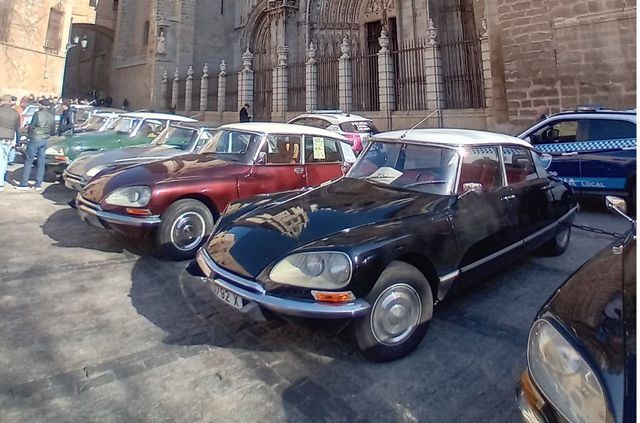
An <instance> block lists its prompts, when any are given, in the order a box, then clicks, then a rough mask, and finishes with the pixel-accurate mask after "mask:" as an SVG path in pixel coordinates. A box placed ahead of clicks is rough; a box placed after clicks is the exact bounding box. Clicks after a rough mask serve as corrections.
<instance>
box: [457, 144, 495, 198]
mask: <svg viewBox="0 0 640 423" xmlns="http://www.w3.org/2000/svg"><path fill="white" fill-rule="evenodd" d="M472 182H473V183H479V184H482V191H483V192H491V191H495V190H497V189H500V188H502V187H503V186H504V183H503V181H502V167H501V166H500V156H499V153H498V147H490V146H486V147H485V146H482V147H472V148H467V149H466V150H465V153H464V155H463V158H462V167H461V170H460V182H459V183H458V193H463V192H464V184H466V183H472Z"/></svg>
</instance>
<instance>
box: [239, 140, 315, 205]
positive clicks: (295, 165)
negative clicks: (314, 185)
mask: <svg viewBox="0 0 640 423" xmlns="http://www.w3.org/2000/svg"><path fill="white" fill-rule="evenodd" d="M306 185H307V179H306V172H305V168H304V165H303V164H302V137H301V136H300V135H267V136H266V137H265V140H264V142H263V145H262V149H261V150H260V153H259V156H258V160H257V163H256V164H255V165H254V166H253V167H252V168H251V170H250V171H249V173H248V174H247V175H246V177H245V178H243V179H242V180H241V181H239V188H238V190H239V193H240V198H243V197H248V196H251V195H257V194H265V193H273V192H281V191H289V190H295V189H300V188H304V187H305V186H306Z"/></svg>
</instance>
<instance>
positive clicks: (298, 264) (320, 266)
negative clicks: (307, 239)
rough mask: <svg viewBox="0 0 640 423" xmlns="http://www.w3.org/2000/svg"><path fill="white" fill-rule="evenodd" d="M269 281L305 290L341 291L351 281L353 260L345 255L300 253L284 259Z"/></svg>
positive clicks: (272, 271)
mask: <svg viewBox="0 0 640 423" xmlns="http://www.w3.org/2000/svg"><path fill="white" fill-rule="evenodd" d="M269 279H271V280H272V281H273V282H276V283H281V284H285V285H294V286H299V287H303V288H316V289H339V288H343V287H345V286H346V285H347V284H348V283H349V281H350V280H351V259H350V258H349V256H347V255H346V254H344V253H324V252H318V253H299V254H293V255H290V256H289V257H286V258H284V259H283V260H281V261H280V262H279V263H278V264H276V265H275V267H274V268H273V269H272V270H271V272H270V274H269Z"/></svg>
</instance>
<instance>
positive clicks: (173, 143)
mask: <svg viewBox="0 0 640 423" xmlns="http://www.w3.org/2000/svg"><path fill="white" fill-rule="evenodd" d="M197 136H198V131H197V130H195V129H191V128H178V127H175V126H170V127H168V128H167V129H165V130H164V131H162V133H161V134H160V135H158V138H156V139H155V140H154V142H153V143H154V144H157V145H165V146H167V147H172V148H176V149H178V150H183V151H187V150H190V149H191V145H192V144H193V141H195V138H196V137H197Z"/></svg>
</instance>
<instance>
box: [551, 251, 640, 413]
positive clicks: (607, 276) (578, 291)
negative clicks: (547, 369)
mask: <svg viewBox="0 0 640 423" xmlns="http://www.w3.org/2000/svg"><path fill="white" fill-rule="evenodd" d="M616 244H620V241H617V242H616ZM635 251H636V248H635V241H633V242H632V243H631V244H629V245H627V246H626V247H625V253H624V256H625V258H626V257H629V258H631V257H633V260H632V261H633V266H632V267H633V269H632V272H633V275H632V277H631V279H632V280H633V281H635ZM625 261H626V260H625ZM627 273H628V272H627ZM623 277H625V278H629V275H623V256H622V255H616V254H614V253H613V252H612V247H611V246H609V247H607V248H605V249H604V250H602V251H601V252H599V253H598V254H597V255H596V256H594V257H593V258H592V259H590V260H589V261H588V262H587V263H585V264H584V265H583V266H582V267H581V268H580V269H579V270H578V271H577V272H576V273H575V274H574V275H573V276H571V277H570V278H569V279H568V280H567V282H565V284H564V285H562V286H561V287H560V288H559V289H558V291H557V292H556V293H555V294H554V295H553V297H552V298H551V300H550V301H549V302H548V303H547V305H546V306H545V307H544V309H543V310H544V312H543V313H541V316H543V317H544V316H545V315H546V316H551V317H552V318H553V319H554V320H556V321H558V322H559V323H560V324H561V325H563V326H564V327H565V328H566V329H567V330H568V331H569V334H570V335H571V336H572V337H573V338H574V340H575V342H576V344H577V345H579V349H581V350H582V351H581V353H582V354H583V355H585V354H584V353H585V352H586V353H587V354H586V355H587V356H588V358H589V361H590V363H591V364H592V365H593V366H595V367H596V371H597V373H598V374H599V375H600V376H601V378H602V381H603V385H604V386H603V388H604V389H605V391H608V392H609V393H610V394H611V398H610V401H611V406H612V407H613V410H614V414H615V415H616V421H622V420H621V416H622V413H623V412H622V409H623V402H624V401H623V395H624V392H625V387H624V383H625V382H624V373H625V365H626V363H627V351H625V341H628V340H625V333H626V331H627V329H628V327H627V326H629V323H630V322H631V320H633V327H634V328H635V287H633V291H632V292H630V291H627V290H625V289H623V287H624V285H623ZM633 283H635V282H633ZM631 295H633V298H630V296H631ZM629 305H630V306H629ZM634 337H635V330H634ZM633 342H635V340H634V341H633ZM634 359H635V351H634ZM633 372H634V377H635V369H634V370H633Z"/></svg>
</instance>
